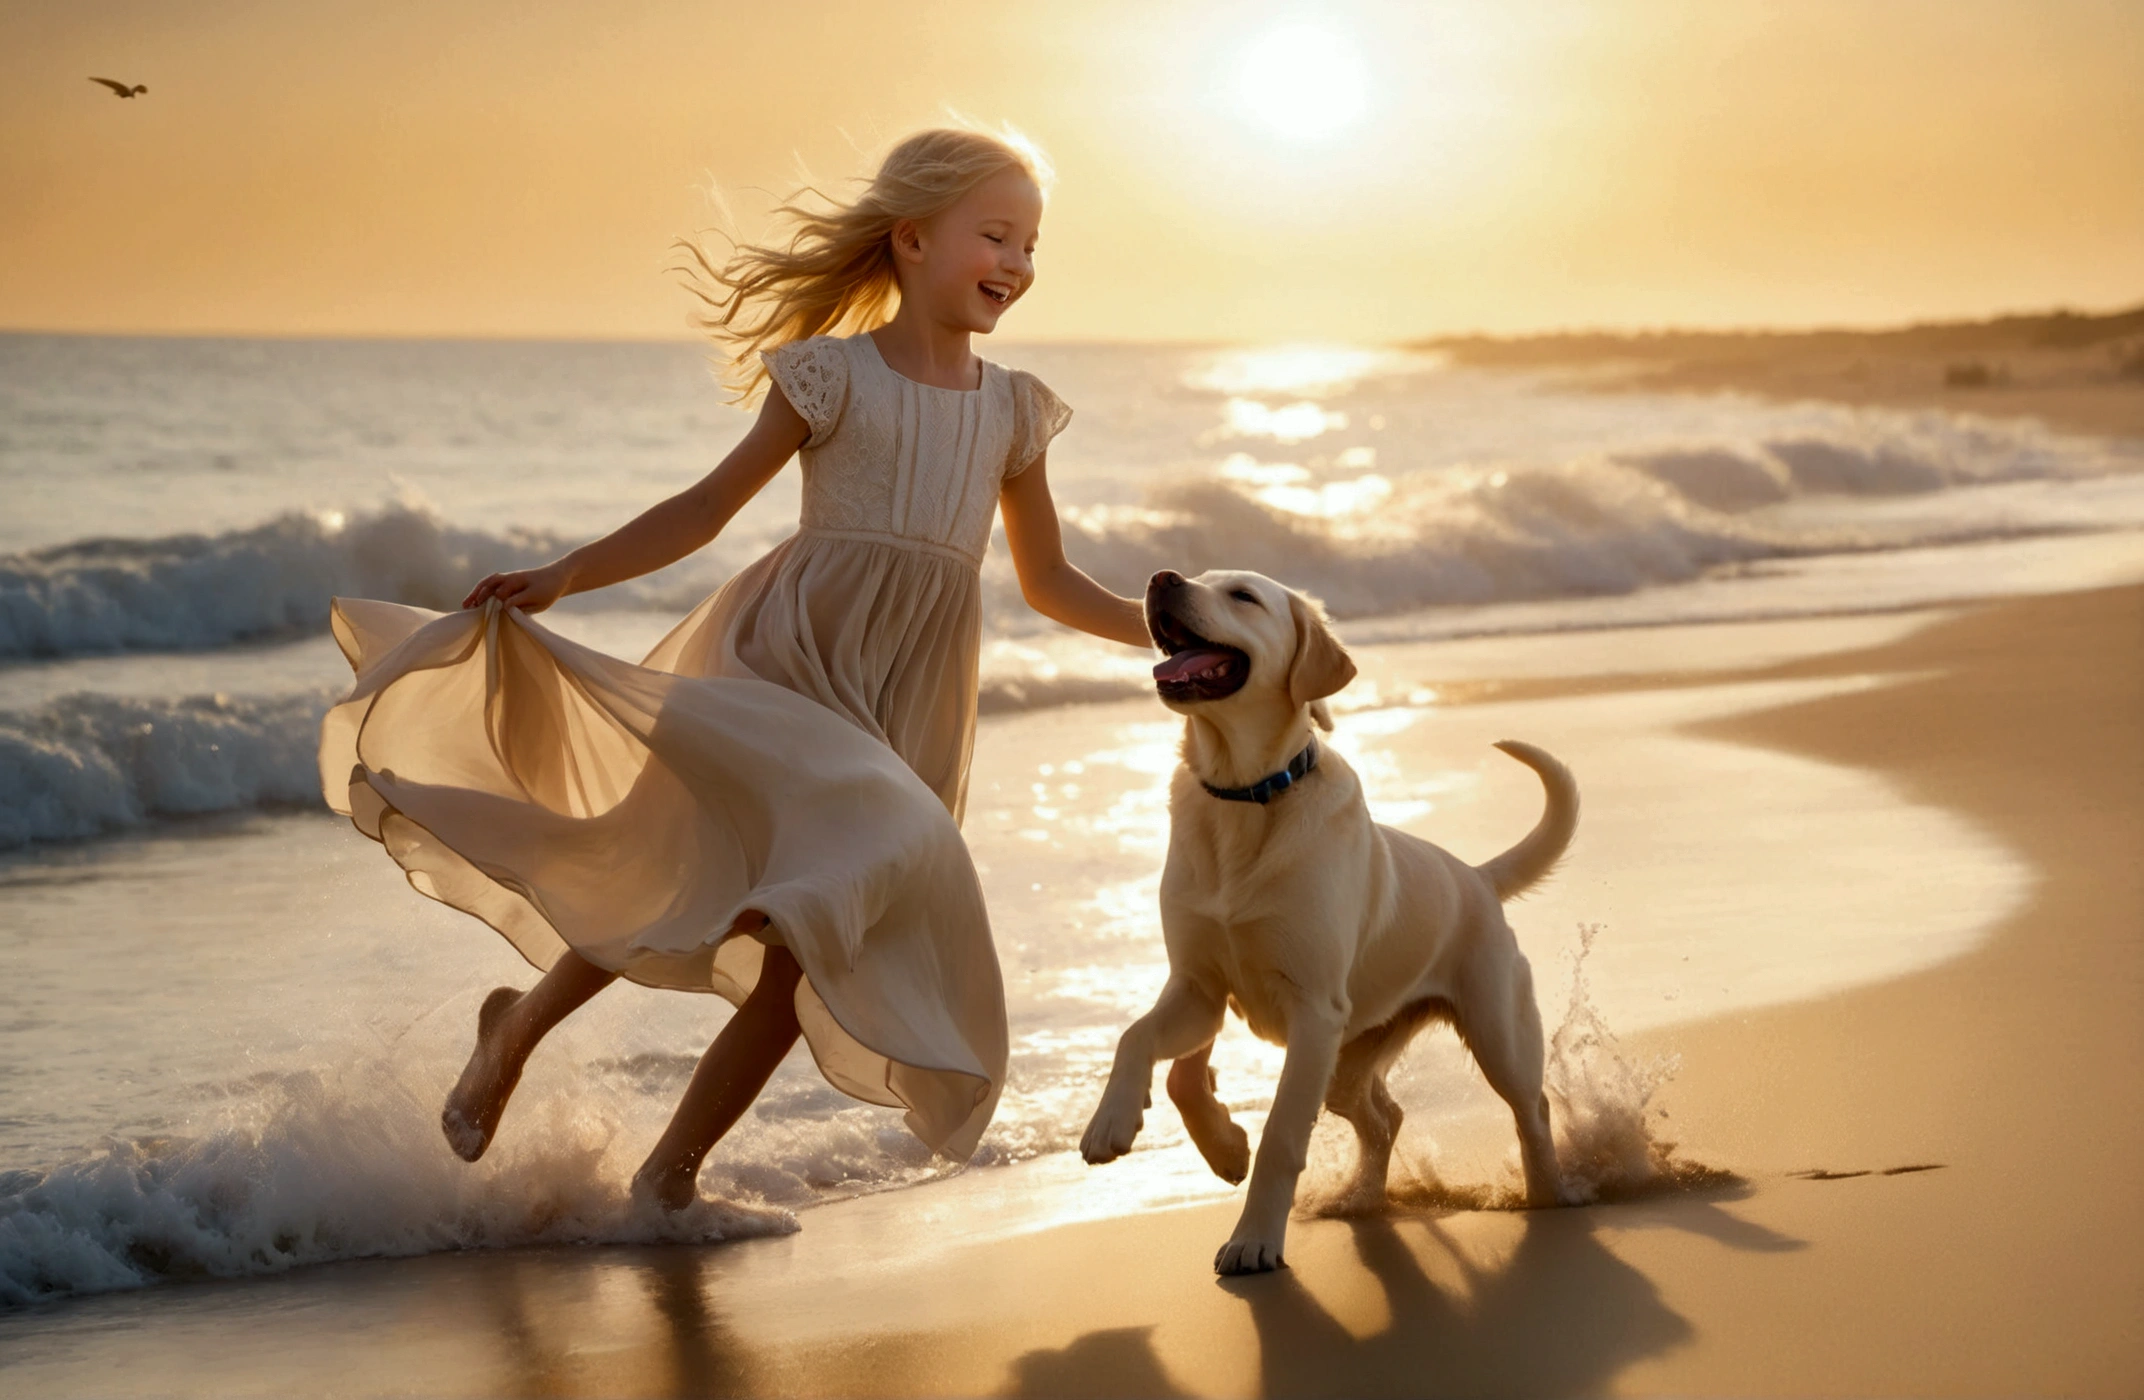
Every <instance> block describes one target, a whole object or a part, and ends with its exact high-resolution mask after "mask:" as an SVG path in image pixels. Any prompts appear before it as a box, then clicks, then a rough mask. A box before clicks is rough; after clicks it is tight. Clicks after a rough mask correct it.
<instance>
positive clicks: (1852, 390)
mask: <svg viewBox="0 0 2144 1400" xmlns="http://www.w3.org/2000/svg"><path fill="white" fill-rule="evenodd" d="M1415 348H1418V349H1433V350H1441V351H1444V352H1446V353H1447V354H1449V355H1451V356H1452V357H1453V358H1454V359H1455V360H1457V361H1458V362H1459V363H1461V364H1469V365H1484V366H1497V367H1504V368H1540V369H1567V370H1572V371H1576V372H1578V377H1580V378H1582V379H1584V380H1587V381H1589V382H1592V383H1593V384H1594V385H1595V386H1596V387H1598V388H1600V389H1603V390H1606V391H1660V390H1668V391H1676V390H1680V391H1708V390H1740V391H1743V392H1746V393H1753V394H1759V395H1762V396H1764V397H1766V398H1776V399H1796V398H1814V399H1828V400H1834V401H1838V402H1844V403H1858V404H1881V405H1889V406H1895V407H1913V408H1931V407H1933V408H1946V409H1955V410H1963V411H1969V412H1974V413H1985V414H1994V415H2000V416H2004V417H2031V418H2038V419H2041V420H2043V421H2044V422H2046V423H2047V424H2048V426H2050V427H2053V428H2057V429H2060V430H2063V431H2067V432H2083V433H2096V434H2103V435H2107V436H2114V437H2144V306H2139V307H2136V308H2133V309H2131V310H2127V311H2117V312H2111V313H2107V314H2102V315H2087V314H2083V313H2079V312H2074V311H2050V312H2045V313H2041V314H2036V315H2018V316H1999V317H1994V318H1992V319H1989V320H1983V321H1933V322H1924V323H1921V324H1918V325H1911V326H1901V327H1895V328H1890V329H1877V330H1850V329H1849V330H1809V331H1765V330H1751V331H1678V330H1663V331H1645V332H1636V333H1613V332H1600V331H1576V332H1559V333H1555V334H1549V335H1532V336H1508V337H1507V336H1486V335H1459V336H1440V337H1437V338H1434V339H1430V340H1423V341H1418V342H1415Z"/></svg>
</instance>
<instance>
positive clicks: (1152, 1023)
mask: <svg viewBox="0 0 2144 1400" xmlns="http://www.w3.org/2000/svg"><path fill="white" fill-rule="evenodd" d="M1226 1016H1227V1005H1226V1003H1224V1002H1223V1001H1222V1000H1221V999H1220V998H1219V997H1217V996H1213V995H1211V994H1210V993H1208V992H1206V991H1204V990H1203V989H1201V988H1200V987H1199V986H1198V985H1197V984H1196V983H1194V982H1192V981H1191V980H1190V979H1189V978H1185V977H1175V976H1172V977H1170V978H1169V982H1168V985H1167V986H1165V987H1163V988H1162V989H1161V997H1160V999H1159V1000H1157V1001H1156V1002H1155V1003H1154V1009H1153V1010H1152V1011H1149V1012H1147V1013H1146V1015H1144V1016H1141V1017H1140V1018H1139V1019H1138V1020H1136V1021H1134V1022H1132V1023H1131V1025H1130V1026H1129V1027H1127V1028H1126V1030H1125V1032H1124V1034H1123V1036H1122V1037H1121V1038H1120V1039H1119V1040H1118V1041H1117V1060H1116V1064H1115V1066H1114V1067H1112V1068H1111V1070H1110V1071H1109V1087H1108V1088H1106V1089H1104V1090H1103V1091H1102V1102H1101V1105H1100V1106H1099V1107H1097V1108H1096V1109H1095V1110H1094V1120H1093V1121H1092V1122H1090V1123H1089V1124H1088V1125H1087V1134H1086V1136H1085V1137H1083V1138H1081V1139H1080V1144H1079V1151H1080V1155H1081V1156H1082V1157H1085V1158H1086V1159H1087V1160H1088V1161H1089V1162H1093V1163H1097V1164H1099V1163H1102V1162H1113V1161H1115V1160H1116V1159H1117V1158H1119V1157H1122V1156H1123V1155H1124V1154H1125V1153H1127V1152H1129V1151H1131V1150H1132V1139H1133V1138H1136V1137H1138V1136H1139V1129H1140V1127H1141V1126H1142V1125H1143V1124H1144V1123H1145V1122H1146V1110H1147V1108H1148V1106H1149V1105H1150V1104H1152V1103H1153V1101H1154V1100H1153V1089H1154V1065H1155V1064H1156V1062H1158V1061H1161V1060H1173V1059H1175V1058H1176V1057H1177V1056H1179V1055H1188V1054H1190V1053H1191V1052H1192V1051H1194V1050H1196V1049H1198V1048H1199V1047H1200V1046H1202V1045H1206V1044H1209V1043H1211V1042H1212V1040H1213V1038H1214V1037H1215V1036H1217V1035H1219V1034H1220V1033H1221V1022H1222V1021H1223V1019H1225V1017H1226Z"/></svg>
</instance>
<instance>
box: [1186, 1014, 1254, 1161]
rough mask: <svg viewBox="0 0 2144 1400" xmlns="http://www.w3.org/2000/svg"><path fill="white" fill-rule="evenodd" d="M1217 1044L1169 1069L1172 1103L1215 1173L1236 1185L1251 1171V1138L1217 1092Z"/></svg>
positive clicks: (1192, 1141)
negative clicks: (1215, 1050) (1215, 1057)
mask: <svg viewBox="0 0 2144 1400" xmlns="http://www.w3.org/2000/svg"><path fill="white" fill-rule="evenodd" d="M1212 1056H1213V1042H1211V1041H1208V1042H1207V1043H1206V1045H1205V1046H1204V1047H1202V1048H1201V1049H1198V1050H1195V1051H1193V1052H1192V1053H1191V1054H1189V1055H1183V1056H1179V1057H1178V1058H1177V1061H1176V1063H1175V1064H1173V1065H1170V1066H1169V1100H1170V1102H1172V1103H1174V1104H1175V1105H1176V1111H1177V1112H1178V1113H1180V1114H1182V1115H1183V1119H1184V1131H1185V1132H1186V1133H1188V1134H1190V1137H1191V1143H1192V1145H1193V1146H1194V1147H1196V1148H1198V1150H1199V1155H1200V1156H1201V1157H1204V1158H1205V1159H1206V1165H1207V1166H1209V1167H1212V1168H1213V1174H1214V1175H1215V1176H1218V1177H1220V1178H1221V1180H1223V1181H1225V1182H1227V1183H1229V1185H1231V1186H1234V1185H1237V1184H1239V1183H1240V1182H1242V1180H1243V1178H1244V1177H1246V1176H1248V1175H1250V1172H1251V1139H1250V1135H1249V1134H1248V1133H1246V1132H1244V1131H1243V1129H1242V1127H1241V1126H1239V1125H1238V1124H1237V1122H1236V1120H1235V1119H1233V1118H1230V1117H1229V1116H1228V1109H1227V1108H1226V1107H1225V1106H1223V1104H1222V1103H1221V1100H1220V1099H1219V1098H1218V1097H1217V1096H1216V1095H1215V1093H1214V1077H1213V1066H1212V1064H1210V1063H1209V1061H1210V1059H1211V1058H1212Z"/></svg>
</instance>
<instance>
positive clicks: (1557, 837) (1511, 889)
mask: <svg viewBox="0 0 2144 1400" xmlns="http://www.w3.org/2000/svg"><path fill="white" fill-rule="evenodd" d="M1497 747H1498V748H1500V749H1502V750H1503V751H1504V752H1505V753H1508V754H1510V755H1511V756H1512V757H1513V758H1515V759H1517V760H1518V761H1519V762H1521V763H1523V764H1525V765H1526V766H1527V767H1528V768H1531V769H1533V770H1534V772H1535V773H1537V774H1539V775H1540V777H1541V786H1543V787H1545V788H1547V789H1548V810H1546V811H1544V812H1543V813H1542V814H1541V820H1540V821H1539V822H1537V823H1535V824H1534V829H1533V830H1532V831H1529V832H1527V833H1526V839H1525V840H1523V841H1521V842H1519V844H1518V845H1516V846H1513V847H1512V848H1511V849H1510V850H1508V851H1506V852H1504V853H1503V854H1502V855H1500V856H1498V857H1497V858H1496V859H1494V860H1492V861H1489V862H1487V863H1486V864H1484V865H1483V866H1482V867H1481V873H1482V874H1484V875H1486V876H1488V877H1489V884H1490V885H1491V886H1492V887H1493V888H1494V889H1495V890H1496V897H1497V898H1498V899H1510V898H1511V897H1512V896H1514V895H1517V894H1521V893H1523V892H1524V891H1526V890H1528V889H1531V888H1532V887H1533V886H1535V885H1538V884H1540V883H1541V882H1542V881H1543V880H1545V879H1547V878H1548V873H1549V872H1550V871H1551V870H1554V869H1555V868H1556V862H1557V861H1559V860H1562V859H1563V853H1564V851H1565V849H1566V848H1568V847H1569V846H1570V844H1571V834H1572V833H1573V832H1575V831H1577V830H1578V782H1577V780H1576V779H1574V778H1573V777H1572V776H1571V770H1570V769H1568V768H1566V767H1564V766H1563V765H1562V764H1561V763H1558V762H1557V761H1556V760H1555V759H1553V758H1551V757H1549V755H1548V754H1547V753H1545V752H1543V751H1542V750H1540V749H1537V748H1535V747H1534V746H1533V745H1532V744H1522V743H1520V742H1519V741H1518V740H1516V739H1506V740H1504V742H1502V743H1500V744H1498V745H1497Z"/></svg>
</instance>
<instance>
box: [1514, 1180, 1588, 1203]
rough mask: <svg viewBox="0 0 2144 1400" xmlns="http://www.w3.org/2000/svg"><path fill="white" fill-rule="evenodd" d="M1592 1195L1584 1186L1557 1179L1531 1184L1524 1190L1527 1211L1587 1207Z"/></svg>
mask: <svg viewBox="0 0 2144 1400" xmlns="http://www.w3.org/2000/svg"><path fill="white" fill-rule="evenodd" d="M1592 1204H1593V1193H1592V1191H1590V1190H1588V1189H1587V1188H1586V1187H1585V1186H1583V1185H1581V1184H1579V1183H1576V1182H1572V1181H1568V1180H1565V1179H1563V1178H1561V1177H1559V1178H1557V1180H1556V1181H1555V1182H1554V1183H1548V1182H1531V1183H1529V1184H1528V1185H1527V1188H1526V1208H1527V1209H1528V1210H1554V1209H1556V1208H1557V1207H1559V1206H1589V1205H1592Z"/></svg>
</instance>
